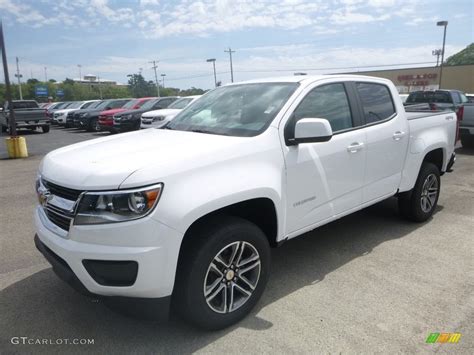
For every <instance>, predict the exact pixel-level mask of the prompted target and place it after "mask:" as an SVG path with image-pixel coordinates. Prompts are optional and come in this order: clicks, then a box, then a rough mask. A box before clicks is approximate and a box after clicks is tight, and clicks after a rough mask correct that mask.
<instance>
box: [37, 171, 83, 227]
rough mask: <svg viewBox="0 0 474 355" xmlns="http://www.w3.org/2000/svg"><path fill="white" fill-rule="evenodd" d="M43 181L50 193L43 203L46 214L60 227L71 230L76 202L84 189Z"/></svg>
mask: <svg viewBox="0 0 474 355" xmlns="http://www.w3.org/2000/svg"><path fill="white" fill-rule="evenodd" d="M41 183H42V185H43V186H44V187H45V188H46V189H47V190H48V192H49V195H50V196H49V198H47V199H46V201H45V202H44V203H43V210H44V212H45V214H46V216H47V217H48V219H49V220H50V221H51V222H52V223H54V224H55V225H56V226H58V227H59V228H61V229H63V230H65V231H69V227H70V225H71V221H72V220H73V219H74V204H75V202H76V201H77V200H78V198H79V196H80V194H81V193H82V191H80V190H74V189H70V188H67V187H63V186H59V185H56V184H53V183H51V182H49V181H46V180H44V179H43V180H42V181H41Z"/></svg>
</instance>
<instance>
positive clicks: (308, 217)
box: [284, 82, 365, 233]
mask: <svg viewBox="0 0 474 355" xmlns="http://www.w3.org/2000/svg"><path fill="white" fill-rule="evenodd" d="M354 102H356V100H355V97H354V93H353V92H352V91H351V90H350V88H349V87H348V86H347V83H344V82H337V83H334V82H332V83H328V84H322V85H321V84H319V86H317V84H315V85H314V86H313V87H310V88H308V89H307V90H306V92H305V93H304V96H303V98H302V99H301V101H300V102H299V104H298V105H297V107H296V108H295V109H294V111H293V113H292V116H291V118H290V119H289V121H288V122H287V124H286V126H285V137H293V136H294V126H295V123H296V122H297V121H298V120H300V119H302V118H325V119H327V120H328V121H329V123H330V124H331V127H332V130H333V137H332V138H331V140H329V141H328V142H321V143H303V144H299V145H296V146H285V147H284V154H285V163H286V169H287V171H286V174H287V199H286V203H287V211H288V214H287V223H286V226H287V228H286V232H287V233H291V232H294V231H297V230H299V229H302V228H304V227H307V226H310V225H314V224H317V223H320V222H323V221H324V220H327V219H330V218H332V217H334V216H336V215H339V214H341V213H344V212H346V211H348V210H351V209H353V208H355V207H358V206H359V205H360V204H361V201H362V186H363V182H364V171H365V132H364V130H363V129H358V128H360V117H359V115H358V110H357V109H355V108H354V107H353V104H354Z"/></svg>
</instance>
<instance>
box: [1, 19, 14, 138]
mask: <svg viewBox="0 0 474 355" xmlns="http://www.w3.org/2000/svg"><path fill="white" fill-rule="evenodd" d="M0 52H2V63H3V75H4V76H5V98H6V100H7V102H8V108H9V109H10V119H9V125H10V136H12V137H16V120H15V111H14V110H13V103H12V92H11V88H10V77H9V76H8V64H7V52H6V50H5V39H4V38H3V24H2V22H1V21H0Z"/></svg>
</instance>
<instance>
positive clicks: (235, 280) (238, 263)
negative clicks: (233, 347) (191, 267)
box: [203, 241, 261, 313]
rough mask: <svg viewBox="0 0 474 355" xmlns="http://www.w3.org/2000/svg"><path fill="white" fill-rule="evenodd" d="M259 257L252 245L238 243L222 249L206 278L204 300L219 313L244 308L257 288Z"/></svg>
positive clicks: (212, 262) (259, 266)
mask: <svg viewBox="0 0 474 355" xmlns="http://www.w3.org/2000/svg"><path fill="white" fill-rule="evenodd" d="M260 271H261V261H260V255H259V253H258V251H257V249H256V248H255V247H254V246H253V245H252V244H250V243H248V242H244V241H237V242H233V243H230V244H228V245H227V246H225V247H224V248H222V249H221V250H220V251H219V252H218V253H217V255H216V256H215V257H214V259H213V260H212V261H211V263H210V265H209V267H208V269H207V273H206V277H205V278H204V288H203V292H204V297H205V299H206V303H207V305H208V306H209V307H210V308H211V309H212V310H213V311H214V312H217V313H230V312H233V311H235V310H237V309H239V308H240V307H242V306H243V305H244V304H245V303H246V302H247V301H248V300H249V299H250V297H251V296H252V294H253V292H254V290H255V288H256V287H257V284H258V281H259V278H260Z"/></svg>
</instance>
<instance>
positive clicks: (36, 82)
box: [26, 78, 39, 84]
mask: <svg viewBox="0 0 474 355" xmlns="http://www.w3.org/2000/svg"><path fill="white" fill-rule="evenodd" d="M26 83H27V84H38V83H39V80H38V79H34V78H33V79H28V80H27V81H26Z"/></svg>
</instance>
